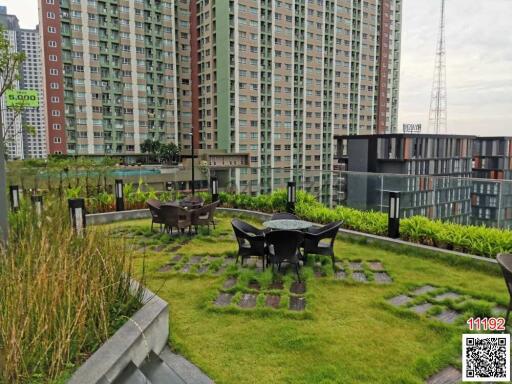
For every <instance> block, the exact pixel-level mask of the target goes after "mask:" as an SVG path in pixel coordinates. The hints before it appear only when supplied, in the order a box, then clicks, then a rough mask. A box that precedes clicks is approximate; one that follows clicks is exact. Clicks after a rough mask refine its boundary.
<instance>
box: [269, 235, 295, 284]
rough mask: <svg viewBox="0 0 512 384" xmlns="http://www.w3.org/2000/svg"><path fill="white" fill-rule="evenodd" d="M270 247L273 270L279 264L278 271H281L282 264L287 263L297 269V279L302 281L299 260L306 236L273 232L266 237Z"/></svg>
mask: <svg viewBox="0 0 512 384" xmlns="http://www.w3.org/2000/svg"><path fill="white" fill-rule="evenodd" d="M265 241H266V242H267V247H268V256H269V259H270V262H271V263H272V270H273V269H274V265H276V264H277V270H278V271H279V270H280V269H281V263H282V262H283V261H287V262H288V263H289V264H291V265H293V266H294V267H295V271H296V272H297V278H298V280H299V282H300V281H301V280H300V273H299V259H300V249H299V247H300V245H301V244H302V242H303V241H304V234H303V233H302V232H299V231H281V230H279V231H272V232H269V233H267V234H266V235H265Z"/></svg>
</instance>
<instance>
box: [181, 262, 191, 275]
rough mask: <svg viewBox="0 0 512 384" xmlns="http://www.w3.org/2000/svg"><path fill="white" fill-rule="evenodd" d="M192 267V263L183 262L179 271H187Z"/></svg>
mask: <svg viewBox="0 0 512 384" xmlns="http://www.w3.org/2000/svg"><path fill="white" fill-rule="evenodd" d="M191 269H192V264H189V263H187V264H185V265H184V266H183V268H181V273H188V272H190V270H191Z"/></svg>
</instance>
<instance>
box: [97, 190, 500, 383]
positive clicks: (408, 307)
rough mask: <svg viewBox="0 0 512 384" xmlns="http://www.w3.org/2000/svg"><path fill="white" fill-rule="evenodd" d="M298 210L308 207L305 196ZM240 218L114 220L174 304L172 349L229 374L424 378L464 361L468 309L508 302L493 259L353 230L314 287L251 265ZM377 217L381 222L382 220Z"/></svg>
mask: <svg viewBox="0 0 512 384" xmlns="http://www.w3.org/2000/svg"><path fill="white" fill-rule="evenodd" d="M303 198H304V197H301V199H303ZM223 199H226V196H223ZM269 199H270V202H269V204H270V206H272V207H279V204H281V203H282V201H281V200H282V199H281V197H279V195H276V194H274V195H273V196H271V197H270V198H269ZM261 200H263V198H259V200H256V202H253V200H247V201H251V204H257V202H258V201H259V202H260V203H261ZM225 202H226V204H229V205H237V206H244V207H248V208H257V207H254V206H251V204H248V203H247V202H245V203H244V204H241V203H240V202H239V203H236V204H235V202H233V201H231V202H227V201H225ZM262 204H263V206H260V207H259V208H260V209H262V210H265V209H266V207H267V208H268V206H266V204H267V203H262ZM310 205H311V204H310ZM319 209H320V210H321V209H322V208H319ZM298 211H299V213H301V214H302V215H304V214H305V213H306V212H307V210H306V208H305V207H301V206H300V204H299V209H298ZM320 212H322V211H320ZM325 212H333V213H338V214H339V213H344V212H345V211H338V210H336V209H335V210H332V211H325ZM329 214H330V213H329ZM355 214H356V213H354V215H355ZM326 215H327V213H326ZM232 217H233V216H231V215H228V214H226V213H222V214H220V215H218V218H217V220H216V221H217V226H216V229H214V230H212V231H211V233H208V232H207V231H203V230H200V231H199V234H198V235H196V236H188V235H181V236H173V237H171V236H169V235H168V234H162V233H159V232H157V231H154V232H152V231H151V230H150V221H149V220H137V221H130V222H120V223H116V224H109V225H108V226H106V228H108V229H109V230H111V231H112V232H111V233H112V234H113V236H115V237H117V238H121V239H126V240H127V242H128V243H129V244H131V247H132V248H133V249H134V251H135V255H136V256H135V259H134V268H135V274H138V275H141V274H142V273H144V275H145V281H146V285H147V286H148V287H149V288H150V289H151V290H153V291H154V292H155V293H157V294H158V295H159V296H160V297H162V298H163V299H164V300H167V301H168V302H169V304H170V311H171V312H170V330H171V331H170V335H171V336H170V345H171V346H172V348H174V349H176V350H177V351H178V352H179V353H181V354H183V355H184V356H185V357H186V358H188V359H190V360H191V361H192V362H194V363H195V364H197V365H198V366H199V367H200V368H201V369H202V370H204V371H205V372H206V373H207V374H208V375H209V376H210V377H211V378H212V379H213V380H215V381H216V382H219V383H251V382H255V383H256V382H257V383H262V382H283V383H292V382H293V383H339V382H343V383H377V382H378V383H424V382H425V380H426V379H427V378H428V377H430V376H431V375H433V374H435V373H436V372H438V371H440V370H442V369H443V368H445V367H447V366H454V367H460V353H461V351H460V348H461V341H460V340H461V334H462V333H465V332H467V326H466V325H465V321H466V320H467V319H468V318H469V317H471V316H480V317H483V316H491V315H495V316H496V315H500V314H501V313H502V311H503V307H504V306H505V305H506V304H507V303H508V294H507V292H506V288H505V284H504V282H503V278H502V276H501V274H500V272H499V270H498V267H497V266H495V265H493V264H490V263H487V262H482V261H475V260H469V259H463V258H461V257H458V256H451V255H442V256H441V255H439V256H438V255H431V256H429V257H422V256H419V255H417V254H415V253H411V251H410V250H407V249H405V248H403V249H402V248H395V249H393V250H390V249H387V250H386V249H382V248H379V247H378V246H377V245H370V244H367V243H365V242H364V241H362V242H355V241H353V240H348V239H345V238H342V237H338V239H337V240H336V243H335V255H336V267H335V269H334V270H333V268H332V264H331V261H330V259H329V258H327V257H326V258H324V257H320V256H314V257H310V258H309V259H308V263H307V265H306V266H304V267H303V268H302V269H301V276H302V278H303V281H304V284H299V283H297V281H296V277H295V274H294V272H293V271H291V270H287V269H284V270H283V271H282V272H281V273H277V272H276V273H272V272H271V270H269V269H267V270H265V271H263V270H262V268H261V264H260V263H259V262H258V261H257V260H250V261H249V263H248V265H246V266H244V267H240V266H239V265H236V264H234V256H235V255H236V250H237V244H236V241H235V239H234V236H233V231H232V228H231V224H230V221H231V219H232ZM358 217H359V218H361V217H363V216H362V215H360V216H358ZM316 218H317V219H319V218H321V219H322V220H318V221H326V220H330V218H328V217H324V216H322V215H321V214H320V215H319V216H316ZM243 219H244V220H246V221H248V222H250V223H252V224H253V225H255V226H259V227H261V223H260V222H258V221H256V220H254V219H250V218H249V217H243ZM355 220H356V219H355V218H352V219H351V220H350V221H348V222H347V224H348V225H349V226H351V227H354V226H355V225H356V224H354V223H355V222H356V221H355ZM359 220H361V219H359ZM371 221H372V222H373V225H374V228H375V227H378V226H379V225H381V224H380V222H381V221H382V220H381V219H379V216H378V215H376V216H375V219H374V220H371ZM143 271H144V272H143ZM475 282H478V284H476V283H475Z"/></svg>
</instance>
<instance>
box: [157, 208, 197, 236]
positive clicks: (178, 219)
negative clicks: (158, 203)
mask: <svg viewBox="0 0 512 384" xmlns="http://www.w3.org/2000/svg"><path fill="white" fill-rule="evenodd" d="M160 209H161V212H162V218H163V221H164V224H165V228H166V229H167V230H168V231H169V232H170V234H171V235H172V229H173V228H176V229H178V231H181V233H183V232H185V229H186V228H188V232H189V233H190V227H191V225H192V216H191V212H189V211H187V210H186V209H184V208H181V207H178V206H175V205H162V207H161V208H160Z"/></svg>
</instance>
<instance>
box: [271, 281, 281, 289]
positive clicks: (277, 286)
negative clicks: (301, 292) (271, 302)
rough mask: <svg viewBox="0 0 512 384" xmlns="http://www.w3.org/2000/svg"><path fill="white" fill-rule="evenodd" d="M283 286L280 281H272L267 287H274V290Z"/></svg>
mask: <svg viewBox="0 0 512 384" xmlns="http://www.w3.org/2000/svg"><path fill="white" fill-rule="evenodd" d="M283 288H284V285H283V282H282V281H273V282H272V284H270V285H269V286H268V289H276V290H281V289H283Z"/></svg>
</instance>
